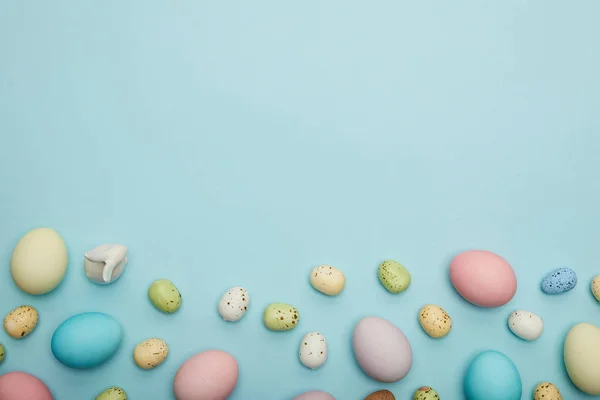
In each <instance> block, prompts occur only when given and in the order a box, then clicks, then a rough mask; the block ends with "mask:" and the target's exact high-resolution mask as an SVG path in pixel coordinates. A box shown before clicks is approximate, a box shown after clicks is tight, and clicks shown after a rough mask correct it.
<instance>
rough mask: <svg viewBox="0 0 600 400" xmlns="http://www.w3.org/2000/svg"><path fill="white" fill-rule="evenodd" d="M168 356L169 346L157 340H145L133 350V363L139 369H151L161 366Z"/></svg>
mask: <svg viewBox="0 0 600 400" xmlns="http://www.w3.org/2000/svg"><path fill="white" fill-rule="evenodd" d="M168 354H169V346H167V343H165V341H164V340H162V339H159V338H152V339H146V340H144V341H142V342H140V343H138V345H137V346H135V349H134V350H133V361H134V362H135V364H136V365H137V366H138V367H140V368H141V369H153V368H156V367H157V366H159V365H160V364H162V363H163V362H164V361H165V359H166V358H167V355H168Z"/></svg>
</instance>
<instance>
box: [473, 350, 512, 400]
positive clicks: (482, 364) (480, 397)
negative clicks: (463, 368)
mask: <svg viewBox="0 0 600 400" xmlns="http://www.w3.org/2000/svg"><path fill="white" fill-rule="evenodd" d="M522 391H523V386H522V383H521V376H520V375H519V371H518V370H517V367H515V364H513V362H512V361H511V360H510V358H508V357H507V356H505V355H504V354H502V353H500V352H498V351H492V350H488V351H484V352H482V353H479V355H477V357H475V358H474V359H473V361H472V362H471V365H470V366H469V369H468V370H467V375H466V376H465V396H466V397H467V400H520V399H521V393H522Z"/></svg>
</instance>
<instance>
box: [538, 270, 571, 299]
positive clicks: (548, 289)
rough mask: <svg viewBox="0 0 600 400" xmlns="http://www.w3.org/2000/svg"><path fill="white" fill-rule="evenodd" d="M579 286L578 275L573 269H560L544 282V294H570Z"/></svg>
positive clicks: (550, 274)
mask: <svg viewBox="0 0 600 400" xmlns="http://www.w3.org/2000/svg"><path fill="white" fill-rule="evenodd" d="M575 285H577V274H575V271H573V270H572V269H571V268H558V269H555V270H554V271H552V272H550V273H549V274H548V275H546V277H544V279H543V280H542V284H541V288H542V292H544V293H546V294H560V293H565V292H568V291H569V290H571V289H573V288H574V287H575Z"/></svg>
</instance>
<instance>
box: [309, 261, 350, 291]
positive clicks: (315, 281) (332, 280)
mask: <svg viewBox="0 0 600 400" xmlns="http://www.w3.org/2000/svg"><path fill="white" fill-rule="evenodd" d="M310 284H311V285H312V287H314V288H315V289H316V290H318V291H319V292H321V293H323V294H326V295H327V296H337V295H338V294H340V293H341V292H342V290H344V286H345V285H346V277H345V276H344V273H343V272H342V271H340V270H339V269H337V268H335V267H332V266H331V265H319V266H318V267H315V268H314V269H313V270H312V271H311V272H310Z"/></svg>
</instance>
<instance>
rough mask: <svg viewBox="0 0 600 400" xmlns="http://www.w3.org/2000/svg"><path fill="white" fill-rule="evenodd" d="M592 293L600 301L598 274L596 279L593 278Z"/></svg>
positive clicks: (599, 276) (599, 279) (599, 277)
mask: <svg viewBox="0 0 600 400" xmlns="http://www.w3.org/2000/svg"><path fill="white" fill-rule="evenodd" d="M591 287H592V294H593V295H594V297H595V298H596V300H597V301H598V302H600V275H596V276H595V277H594V279H592V284H591Z"/></svg>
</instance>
